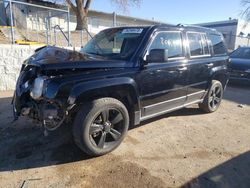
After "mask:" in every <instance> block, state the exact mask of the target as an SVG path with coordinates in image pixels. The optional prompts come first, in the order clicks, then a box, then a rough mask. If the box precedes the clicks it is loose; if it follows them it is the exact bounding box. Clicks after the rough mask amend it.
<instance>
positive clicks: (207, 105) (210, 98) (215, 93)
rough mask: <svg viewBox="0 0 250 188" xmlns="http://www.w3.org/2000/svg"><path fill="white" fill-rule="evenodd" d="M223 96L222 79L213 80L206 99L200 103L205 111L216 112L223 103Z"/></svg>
mask: <svg viewBox="0 0 250 188" xmlns="http://www.w3.org/2000/svg"><path fill="white" fill-rule="evenodd" d="M222 96H223V86H222V84H221V82H220V81H218V80H213V81H212V84H211V87H210V88H209V90H208V93H207V94H206V96H205V98H204V100H203V102H202V103H200V104H199V107H200V109H202V110H203V111H205V112H208V113H211V112H215V111H216V110H217V109H218V108H219V106H220V103H221V100H222Z"/></svg>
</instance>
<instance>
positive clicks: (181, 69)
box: [177, 67, 187, 71]
mask: <svg viewBox="0 0 250 188" xmlns="http://www.w3.org/2000/svg"><path fill="white" fill-rule="evenodd" d="M177 70H178V71H185V70H187V67H181V68H178V69H177Z"/></svg>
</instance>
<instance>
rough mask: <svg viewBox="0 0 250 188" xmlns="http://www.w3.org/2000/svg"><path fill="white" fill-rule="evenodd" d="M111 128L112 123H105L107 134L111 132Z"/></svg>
mask: <svg viewBox="0 0 250 188" xmlns="http://www.w3.org/2000/svg"><path fill="white" fill-rule="evenodd" d="M110 128H111V123H110V122H105V123H104V131H105V132H110Z"/></svg>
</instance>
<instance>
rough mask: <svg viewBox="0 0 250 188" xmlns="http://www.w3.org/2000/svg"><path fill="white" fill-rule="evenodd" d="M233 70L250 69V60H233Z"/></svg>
mask: <svg viewBox="0 0 250 188" xmlns="http://www.w3.org/2000/svg"><path fill="white" fill-rule="evenodd" d="M231 68H232V69H233V70H241V71H245V70H247V69H250V59H241V58H231Z"/></svg>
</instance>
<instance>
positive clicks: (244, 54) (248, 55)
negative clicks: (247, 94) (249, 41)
mask: <svg viewBox="0 0 250 188" xmlns="http://www.w3.org/2000/svg"><path fill="white" fill-rule="evenodd" d="M230 59H231V65H230V68H231V71H230V82H238V83H246V84H250V47H240V48H238V49H236V50H235V51H233V52H232V53H231V55H230Z"/></svg>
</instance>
